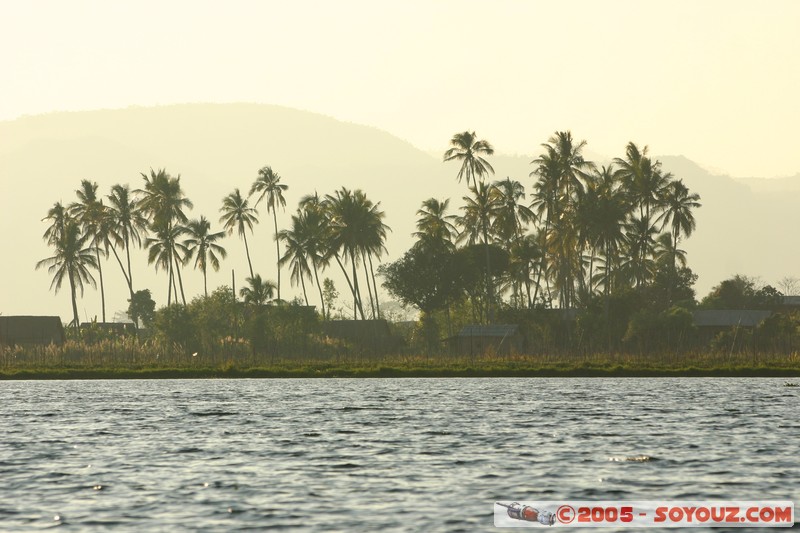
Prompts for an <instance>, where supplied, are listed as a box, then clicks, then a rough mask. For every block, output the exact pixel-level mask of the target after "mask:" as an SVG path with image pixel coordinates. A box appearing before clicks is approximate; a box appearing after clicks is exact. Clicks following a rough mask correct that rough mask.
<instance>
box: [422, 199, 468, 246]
mask: <svg viewBox="0 0 800 533" xmlns="http://www.w3.org/2000/svg"><path fill="white" fill-rule="evenodd" d="M449 205H450V199H449V198H448V199H446V200H437V199H436V198H428V199H427V200H425V201H423V202H422V207H421V208H420V209H419V210H418V211H417V216H418V217H419V218H418V219H417V231H416V232H414V237H416V238H417V240H418V241H419V242H420V243H422V245H423V246H433V247H439V246H444V247H446V248H450V249H453V248H455V246H454V245H453V237H454V236H456V235H458V229H457V228H456V227H455V225H454V224H453V221H455V219H456V216H455V215H448V214H447V208H448V207H449Z"/></svg>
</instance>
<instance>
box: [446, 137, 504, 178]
mask: <svg viewBox="0 0 800 533" xmlns="http://www.w3.org/2000/svg"><path fill="white" fill-rule="evenodd" d="M450 145H451V148H449V149H448V150H447V151H446V152H445V153H444V161H460V162H461V168H460V169H459V171H458V174H457V175H456V177H457V178H458V181H459V183H460V182H461V180H462V179H465V178H466V180H467V187H469V186H470V183H471V184H472V185H471V186H472V187H477V184H478V182H477V180H478V179H481V180H483V176H486V175H488V174H489V173H492V174H494V169H493V168H492V165H490V164H489V162H488V161H487V160H486V159H484V156H489V155H492V154H494V148H492V145H491V144H489V141H484V140H478V138H477V135H475V132H474V131H472V132H470V131H464V132H461V133H456V134H455V135H453V138H452V139H450Z"/></svg>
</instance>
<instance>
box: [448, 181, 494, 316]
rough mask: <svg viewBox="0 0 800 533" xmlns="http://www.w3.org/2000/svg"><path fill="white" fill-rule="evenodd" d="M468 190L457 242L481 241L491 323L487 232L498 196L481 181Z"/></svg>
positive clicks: (490, 187) (489, 186) (491, 291)
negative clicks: (484, 254)
mask: <svg viewBox="0 0 800 533" xmlns="http://www.w3.org/2000/svg"><path fill="white" fill-rule="evenodd" d="M469 190H470V192H472V196H464V198H463V199H464V202H465V205H464V206H463V207H462V208H461V210H462V211H463V212H464V214H463V215H462V216H460V217H459V218H458V219H457V221H458V225H459V226H461V228H462V232H461V234H460V235H459V240H460V241H464V240H466V241H468V242H469V244H475V243H477V242H479V241H481V240H482V241H483V246H484V250H485V252H486V317H487V319H488V320H489V321H490V322H491V321H492V320H493V319H494V316H493V313H492V302H493V300H494V282H493V280H492V264H491V259H490V255H489V243H490V233H489V230H490V228H491V227H492V224H493V221H494V219H495V217H496V216H497V211H498V207H499V205H498V202H497V199H498V195H497V193H496V192H495V186H494V185H486V183H484V182H483V181H481V182H479V183H478V185H477V186H475V187H470V189H469Z"/></svg>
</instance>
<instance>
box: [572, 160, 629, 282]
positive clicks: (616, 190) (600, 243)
mask: <svg viewBox="0 0 800 533" xmlns="http://www.w3.org/2000/svg"><path fill="white" fill-rule="evenodd" d="M589 188H590V190H591V191H592V193H593V195H592V199H591V200H590V203H589V206H590V207H591V210H590V214H589V217H588V218H587V219H586V220H585V221H584V222H585V225H582V231H585V232H586V233H587V237H588V241H589V244H590V246H591V247H592V249H593V254H594V251H599V252H600V254H601V255H602V256H603V257H604V262H603V265H604V267H605V276H604V277H603V278H602V279H603V280H604V281H603V290H604V293H605V295H606V297H607V296H608V295H609V294H610V290H611V281H612V276H611V270H612V268H613V267H614V265H616V264H618V263H619V250H620V247H621V246H622V245H623V244H624V242H625V220H626V219H627V218H628V215H629V203H628V199H627V195H626V193H625V190H624V189H622V188H621V187H620V184H619V182H618V180H617V178H616V172H615V170H614V168H613V166H608V167H602V169H601V170H599V171H597V172H595V173H594V174H592V175H591V178H590V181H589ZM589 280H590V286H589V289H590V292H591V290H592V289H593V286H592V284H593V283H594V282H595V281H596V278H595V276H594V273H593V268H592V267H590V272H589Z"/></svg>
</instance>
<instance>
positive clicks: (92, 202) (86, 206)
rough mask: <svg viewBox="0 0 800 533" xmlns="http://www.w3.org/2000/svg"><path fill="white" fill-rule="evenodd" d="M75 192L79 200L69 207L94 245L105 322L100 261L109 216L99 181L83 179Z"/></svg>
mask: <svg viewBox="0 0 800 533" xmlns="http://www.w3.org/2000/svg"><path fill="white" fill-rule="evenodd" d="M75 194H76V195H77V197H78V202H76V203H73V204H71V205H70V207H69V211H70V214H71V215H72V216H73V217H74V218H75V220H77V221H78V222H79V223H80V224H81V227H82V229H83V233H84V234H85V235H88V236H89V239H90V243H91V245H92V246H93V247H94V251H95V258H96V259H97V261H96V263H95V265H96V266H95V268H97V273H98V276H99V278H100V303H101V304H100V307H101V311H102V317H103V322H105V321H106V291H105V284H104V283H103V263H102V262H101V261H100V253H101V246H103V247H105V244H106V242H107V240H108V231H109V229H110V228H109V224H108V217H107V216H106V208H105V206H104V205H103V201H102V200H101V199H99V198H98V197H97V183H94V182H91V181H89V180H81V187H80V189H78V190H77V191H75Z"/></svg>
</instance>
